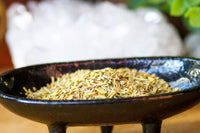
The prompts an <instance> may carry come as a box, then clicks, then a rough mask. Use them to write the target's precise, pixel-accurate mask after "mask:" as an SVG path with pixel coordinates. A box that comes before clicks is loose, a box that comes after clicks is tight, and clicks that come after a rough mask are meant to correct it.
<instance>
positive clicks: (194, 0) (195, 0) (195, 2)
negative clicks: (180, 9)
mask: <svg viewBox="0 0 200 133" xmlns="http://www.w3.org/2000/svg"><path fill="white" fill-rule="evenodd" d="M187 1H188V3H190V5H191V6H196V5H199V4H200V0H187Z"/></svg>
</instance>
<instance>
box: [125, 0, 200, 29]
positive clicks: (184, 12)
mask: <svg viewBox="0 0 200 133" xmlns="http://www.w3.org/2000/svg"><path fill="white" fill-rule="evenodd" d="M127 6H128V7H129V8H130V9H137V8H140V7H153V8H156V9H158V10H160V11H162V12H165V13H168V14H169V15H170V16H175V17H183V19H184V20H183V21H184V23H185V24H186V25H187V26H189V29H190V30H197V29H198V30H199V29H200V0H127ZM199 31H200V30H199Z"/></svg>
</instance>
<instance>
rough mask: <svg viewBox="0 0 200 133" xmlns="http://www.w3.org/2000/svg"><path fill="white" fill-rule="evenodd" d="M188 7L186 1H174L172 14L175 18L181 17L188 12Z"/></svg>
mask: <svg viewBox="0 0 200 133" xmlns="http://www.w3.org/2000/svg"><path fill="white" fill-rule="evenodd" d="M186 9H187V6H186V5H185V2H184V0H174V1H173V2H172V5H171V10H170V14H171V15H173V16H181V15H183V14H184V12H185V11H186Z"/></svg>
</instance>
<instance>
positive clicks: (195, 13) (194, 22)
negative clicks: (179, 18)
mask: <svg viewBox="0 0 200 133" xmlns="http://www.w3.org/2000/svg"><path fill="white" fill-rule="evenodd" d="M185 17H186V18H189V23H190V24H191V26H194V27H200V7H193V8H191V9H190V10H188V11H187V12H186V13H185Z"/></svg>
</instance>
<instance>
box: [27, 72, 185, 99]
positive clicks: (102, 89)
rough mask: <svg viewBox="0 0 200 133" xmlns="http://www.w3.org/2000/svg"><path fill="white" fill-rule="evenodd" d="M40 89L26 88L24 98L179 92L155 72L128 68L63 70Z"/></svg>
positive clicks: (106, 96)
mask: <svg viewBox="0 0 200 133" xmlns="http://www.w3.org/2000/svg"><path fill="white" fill-rule="evenodd" d="M51 80H52V81H51V83H50V84H47V85H46V86H44V87H41V88H40V89H39V90H37V89H36V88H33V89H32V90H37V91H32V90H31V89H26V88H25V87H24V88H23V89H24V90H25V92H26V96H27V98H31V99H42V100H92V99H108V98H126V97H138V96H149V95H158V94H163V93H169V92H175V91H180V90H181V89H178V88H173V87H171V86H170V85H169V84H168V83H167V82H166V81H164V80H163V79H160V78H158V77H157V76H156V75H155V74H151V75H150V74H147V73H145V72H138V71H137V70H136V69H129V68H120V69H112V68H104V69H100V70H77V71H76V72H74V73H66V74H65V75H63V76H62V77H59V78H58V79H57V80H56V81H55V79H54V77H52V79H51Z"/></svg>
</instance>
